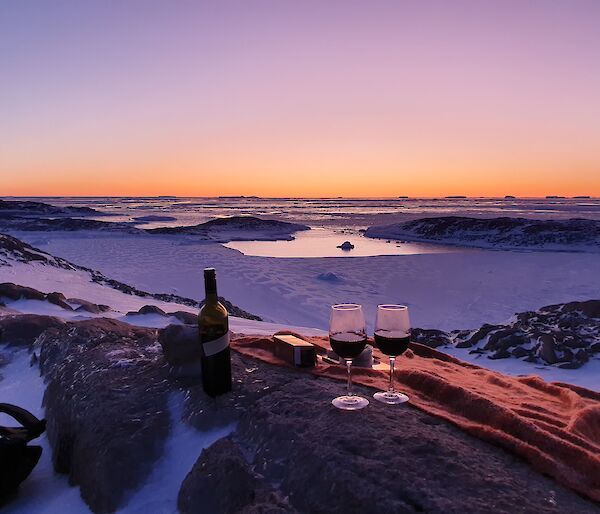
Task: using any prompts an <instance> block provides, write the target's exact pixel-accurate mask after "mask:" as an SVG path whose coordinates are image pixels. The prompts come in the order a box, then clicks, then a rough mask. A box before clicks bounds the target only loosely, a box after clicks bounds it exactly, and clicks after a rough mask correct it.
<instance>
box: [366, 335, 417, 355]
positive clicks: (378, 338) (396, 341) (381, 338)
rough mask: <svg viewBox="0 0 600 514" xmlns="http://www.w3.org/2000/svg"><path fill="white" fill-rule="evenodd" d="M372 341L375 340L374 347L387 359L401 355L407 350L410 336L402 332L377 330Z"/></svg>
mask: <svg viewBox="0 0 600 514" xmlns="http://www.w3.org/2000/svg"><path fill="white" fill-rule="evenodd" d="M373 339H374V340H375V346H377V348H379V350H380V351H381V353H383V354H385V355H387V356H389V357H398V355H402V354H403V353H404V352H405V351H406V350H407V349H408V343H410V336H407V335H405V333H404V332H398V331H393V330H389V331H388V330H378V331H377V332H375V334H374V337H373Z"/></svg>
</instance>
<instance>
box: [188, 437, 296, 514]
mask: <svg viewBox="0 0 600 514" xmlns="http://www.w3.org/2000/svg"><path fill="white" fill-rule="evenodd" d="M177 506H178V508H179V511H180V512H181V513H182V514H202V513H205V512H214V513H217V512H218V513H220V514H234V513H238V512H244V513H248V512H269V513H272V514H275V513H281V514H283V513H292V512H296V511H295V510H294V509H292V508H291V507H290V506H289V505H288V504H287V502H285V501H284V500H283V499H281V498H279V497H278V496H277V494H276V493H275V492H274V491H273V490H272V488H271V487H270V485H268V484H267V483H266V481H265V480H264V479H263V478H262V476H260V475H259V474H258V473H256V472H255V471H253V470H252V469H251V467H250V465H249V464H248V462H246V459H245V458H244V455H243V453H242V451H241V450H240V447H239V446H238V445H237V444H236V443H234V442H233V441H232V440H231V439H230V438H224V439H221V440H219V441H217V442H216V443H215V444H213V445H212V446H211V447H210V448H208V449H206V450H204V451H203V452H202V454H201V455H200V457H199V458H198V460H197V461H196V464H194V467H193V468H192V470H191V471H190V472H189V474H188V475H187V477H186V479H185V480H184V482H183V484H182V485H181V489H180V491H179V496H178V499H177Z"/></svg>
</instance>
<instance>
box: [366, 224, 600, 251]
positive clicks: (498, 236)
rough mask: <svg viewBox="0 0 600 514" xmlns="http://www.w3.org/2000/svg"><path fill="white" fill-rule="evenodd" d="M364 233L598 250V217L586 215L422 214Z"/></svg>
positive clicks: (481, 244)
mask: <svg viewBox="0 0 600 514" xmlns="http://www.w3.org/2000/svg"><path fill="white" fill-rule="evenodd" d="M364 234H365V236H367V237H373V238H381V239H396V240H398V239H404V240H409V241H426V242H435V243H445V244H457V245H463V246H474V247H482V248H498V249H533V250H566V251H591V252H600V221H598V220H588V219H569V220H532V219H526V218H508V217H506V218H491V219H484V218H467V217H461V216H444V217H436V218H422V219H416V220H412V221H407V222H404V223H396V224H392V225H376V226H372V227H369V228H368V229H367V230H366V231H365V233H364Z"/></svg>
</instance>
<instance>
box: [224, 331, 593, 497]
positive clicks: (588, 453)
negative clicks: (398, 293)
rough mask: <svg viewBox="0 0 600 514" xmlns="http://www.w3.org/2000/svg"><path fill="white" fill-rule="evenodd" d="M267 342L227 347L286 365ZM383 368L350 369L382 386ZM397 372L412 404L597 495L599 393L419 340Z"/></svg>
mask: <svg viewBox="0 0 600 514" xmlns="http://www.w3.org/2000/svg"><path fill="white" fill-rule="evenodd" d="M296 335H297V334H296ZM304 339H307V340H309V341H311V342H312V343H314V344H315V345H317V347H318V349H319V350H318V351H319V352H320V353H323V352H324V351H325V349H326V348H328V347H329V344H328V342H327V339H326V338H320V337H310V338H308V337H304ZM271 344H272V339H271V338H268V337H264V336H238V337H234V338H233V339H232V348H233V349H234V350H235V351H237V352H239V353H241V354H243V355H247V356H250V357H254V358H256V359H259V360H262V361H265V362H269V363H271V364H278V365H286V364H285V363H284V362H283V361H281V360H279V359H278V358H277V357H275V356H274V355H273V354H272V353H271V351H270V346H271ZM374 353H375V355H376V356H379V357H380V358H382V362H386V359H387V358H386V357H385V356H382V355H381V354H379V353H378V351H377V350H374ZM308 372H310V373H314V374H316V375H323V376H326V377H330V378H336V379H340V380H345V379H346V370H345V367H343V366H339V365H327V364H319V366H317V367H316V368H313V369H309V371H308ZM388 373H389V371H385V370H382V369H379V370H375V369H365V368H355V369H354V370H353V373H352V375H353V379H354V381H355V382H356V383H359V384H362V385H365V386H369V387H373V388H376V389H386V388H387V380H388ZM395 378H396V384H397V386H398V390H401V391H403V392H405V393H406V394H408V396H409V397H410V403H411V404H412V405H413V406H415V407H416V408H418V409H421V410H423V411H425V412H427V413H429V414H433V415H435V416H438V417H440V418H443V419H445V420H447V421H449V422H450V423H453V424H454V425H456V426H458V427H460V428H461V429H463V430H465V431H466V432H468V433H470V434H472V435H474V436H476V437H479V438H481V439H484V440H486V441H489V442H491V443H494V444H497V445H499V446H501V447H502V448H504V449H506V450H508V451H510V452H512V453H514V454H516V455H518V456H520V457H522V458H524V459H526V460H527V461H528V462H529V463H530V464H531V465H532V466H533V467H534V468H535V469H536V470H538V471H539V472H541V473H545V474H547V475H549V476H552V477H554V478H555V479H556V480H557V481H558V482H560V483H562V484H563V485H566V486H568V487H570V488H572V489H574V490H575V491H578V492H579V493H581V494H584V495H586V496H588V497H589V498H591V499H593V500H596V501H600V393H596V392H594V391H589V390H587V389H584V388H581V387H577V386H573V385H569V384H564V383H558V382H553V383H548V382H545V381H544V380H542V379H541V378H539V377H536V376H527V377H510V376H506V375H503V374H501V373H497V372H494V371H491V370H488V369H485V368H481V367H479V366H475V365H473V364H470V363H467V362H463V361H461V360H459V359H456V358H454V357H451V356H449V355H447V354H444V353H441V352H438V351H436V350H433V349H431V348H429V347H427V346H424V345H421V344H417V343H411V345H410V349H409V350H407V352H406V353H405V354H404V355H403V356H402V357H400V358H399V359H397V360H396V377H395ZM341 392H342V391H341V390H340V394H341ZM393 408H398V407H394V406H390V409H393ZM401 412H402V411H401V408H399V409H398V413H399V414H398V415H401ZM365 415H367V416H368V413H365Z"/></svg>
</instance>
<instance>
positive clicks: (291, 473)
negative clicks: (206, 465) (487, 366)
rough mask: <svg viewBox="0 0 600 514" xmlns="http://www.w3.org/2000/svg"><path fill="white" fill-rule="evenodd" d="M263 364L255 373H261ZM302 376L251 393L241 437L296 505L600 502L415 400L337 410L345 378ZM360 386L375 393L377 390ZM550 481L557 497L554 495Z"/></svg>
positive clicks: (381, 508)
mask: <svg viewBox="0 0 600 514" xmlns="http://www.w3.org/2000/svg"><path fill="white" fill-rule="evenodd" d="M261 369H262V368H261ZM261 369H259V370H257V371H256V372H255V373H253V374H252V376H254V377H256V378H257V379H260V378H262V377H263V375H262V373H263V371H261ZM269 369H270V368H267V369H265V370H264V372H266V373H268V372H269ZM271 369H272V368H271ZM295 376H296V375H295V374H294V373H290V374H289V375H288V377H289V378H288V381H287V382H286V383H284V384H283V385H280V386H277V387H273V388H272V391H271V393H270V394H266V395H263V396H262V397H260V398H258V399H256V400H254V401H253V402H252V404H251V405H252V407H251V408H248V409H247V410H245V411H244V414H243V416H242V418H241V420H240V422H239V425H238V429H237V431H236V434H235V441H236V442H237V443H238V444H239V445H243V447H244V448H245V452H244V455H246V456H247V458H249V459H251V460H250V462H249V464H250V466H251V468H252V469H254V470H255V471H256V472H259V473H260V474H261V475H263V476H264V479H265V481H266V482H268V483H270V484H276V485H277V488H278V491H277V492H278V493H279V496H280V497H286V498H287V499H288V502H289V505H290V506H291V507H292V508H294V509H296V510H297V511H298V512H315V513H317V512H319V513H332V514H345V513H358V512H360V513H361V514H363V513H364V514H371V513H373V514H375V513H377V514H379V513H382V512H386V513H387V512H393V513H407V514H408V513H414V512H440V513H445V512H465V513H470V512H514V511H515V505H518V506H519V509H518V510H519V512H554V513H556V514H558V513H559V512H578V509H581V511H586V512H590V513H592V512H594V511H595V509H596V507H595V506H594V505H593V504H592V503H591V502H586V501H584V500H582V499H581V498H579V497H578V496H577V495H576V494H574V493H571V492H568V491H566V490H565V489H563V488H559V487H557V484H556V483H555V482H553V481H551V480H549V479H547V478H545V477H543V476H541V475H540V474H537V473H534V472H532V471H531V469H530V468H529V466H528V465H527V464H525V463H524V462H522V461H520V460H518V459H515V458H514V457H513V456H512V455H510V454H508V453H506V452H504V451H503V450H502V449H499V448H496V447H494V446H492V445H489V444H485V443H483V442H482V441H477V440H475V439H473V438H472V437H470V436H468V435H467V434H465V433H463V432H461V431H460V430H458V429H456V428H455V427H454V426H452V425H450V424H449V423H446V422H439V420H437V419H436V418H433V417H431V416H429V415H427V414H425V413H423V412H421V411H419V410H417V409H414V408H411V407H410V406H407V407H408V408H400V410H398V409H395V410H391V409H390V408H389V406H386V405H381V404H379V403H378V402H371V405H369V407H368V411H369V412H368V416H365V415H364V414H365V413H366V411H363V412H360V413H348V412H343V411H339V410H337V409H335V408H332V407H331V406H330V405H329V401H330V399H331V398H333V397H335V396H336V395H339V394H340V393H342V392H343V383H341V382H331V381H328V380H321V379H318V380H307V379H306V378H305V377H303V376H300V377H299V378H298V379H295V378H294V377H295ZM356 390H357V392H358V393H359V394H362V395H364V396H365V397H367V398H368V397H370V395H372V393H373V391H372V390H370V389H366V388H362V387H356ZM307 413H310V422H307ZM349 414H350V415H349ZM354 414H358V415H354ZM399 420H401V425H402V427H401V430H400V431H399V428H398V423H399ZM373 434H377V436H376V437H374V436H373ZM382 466H383V467H382ZM212 469H213V470H214V472H215V473H219V472H218V471H217V470H216V468H212ZM382 469H386V470H387V471H386V472H382ZM209 471H210V470H208V469H207V470H205V473H209ZM225 483H229V482H227V481H226V482H225ZM516 483H518V484H520V486H519V487H515V484H516ZM549 489H552V490H553V491H554V492H555V495H556V496H555V499H556V505H555V506H552V505H550V504H548V502H547V497H548V490H549ZM207 512H208V510H207Z"/></svg>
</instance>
